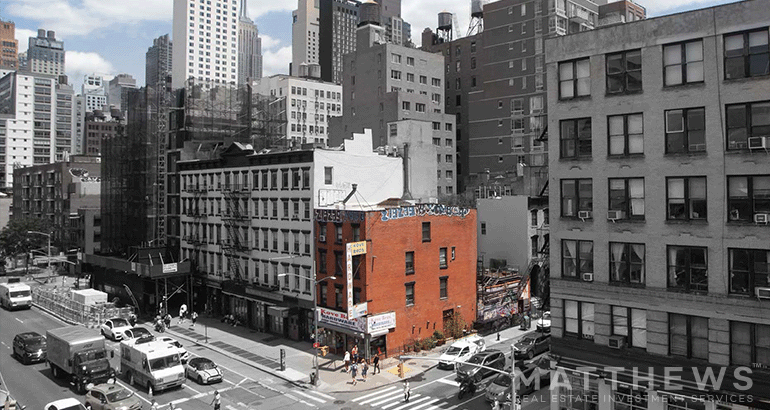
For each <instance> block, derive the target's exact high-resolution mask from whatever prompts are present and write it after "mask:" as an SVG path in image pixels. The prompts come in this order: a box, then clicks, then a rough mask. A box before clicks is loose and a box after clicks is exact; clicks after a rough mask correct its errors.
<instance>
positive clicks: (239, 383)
mask: <svg viewBox="0 0 770 410" xmlns="http://www.w3.org/2000/svg"><path fill="white" fill-rule="evenodd" d="M246 380H249V378H248V377H244V378H243V380H241V381H239V382H238V384H236V386H240V385H241V384H243V382H245V381H246Z"/></svg>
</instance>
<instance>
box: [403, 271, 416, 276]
mask: <svg viewBox="0 0 770 410" xmlns="http://www.w3.org/2000/svg"><path fill="white" fill-rule="evenodd" d="M404 275H407V276H408V275H414V271H406V272H404Z"/></svg>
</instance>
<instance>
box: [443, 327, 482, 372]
mask: <svg viewBox="0 0 770 410" xmlns="http://www.w3.org/2000/svg"><path fill="white" fill-rule="evenodd" d="M486 348H487V346H486V343H485V342H484V338H482V337H481V336H478V335H472V336H468V337H466V338H463V339H460V340H458V341H456V342H454V343H452V344H451V345H450V346H449V348H448V349H447V350H446V351H445V352H444V353H443V354H442V355H441V356H440V357H439V362H438V367H439V368H440V369H444V368H446V369H454V368H455V363H458V364H462V363H465V361H467V360H468V359H470V358H471V356H473V355H474V354H476V353H478V352H483V351H484V350H486Z"/></svg>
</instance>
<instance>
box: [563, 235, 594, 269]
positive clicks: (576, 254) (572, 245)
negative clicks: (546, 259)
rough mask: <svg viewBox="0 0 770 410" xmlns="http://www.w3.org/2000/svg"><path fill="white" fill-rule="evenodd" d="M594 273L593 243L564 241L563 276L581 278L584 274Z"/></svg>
mask: <svg viewBox="0 0 770 410" xmlns="http://www.w3.org/2000/svg"><path fill="white" fill-rule="evenodd" d="M593 272H594V243H593V241H578V240H572V239H562V241H561V276H562V277H565V278H579V277H581V276H582V275H583V274H584V273H593Z"/></svg>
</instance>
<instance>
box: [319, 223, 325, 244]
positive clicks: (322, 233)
mask: <svg viewBox="0 0 770 410" xmlns="http://www.w3.org/2000/svg"><path fill="white" fill-rule="evenodd" d="M318 236H319V239H318V240H319V241H321V242H326V222H323V223H320V224H318Z"/></svg>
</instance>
